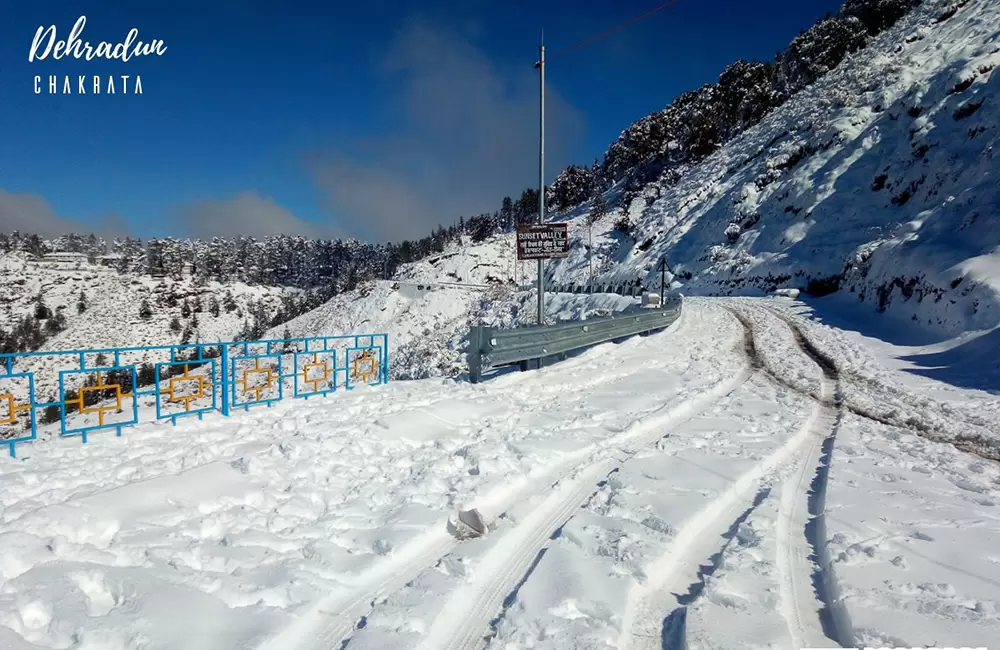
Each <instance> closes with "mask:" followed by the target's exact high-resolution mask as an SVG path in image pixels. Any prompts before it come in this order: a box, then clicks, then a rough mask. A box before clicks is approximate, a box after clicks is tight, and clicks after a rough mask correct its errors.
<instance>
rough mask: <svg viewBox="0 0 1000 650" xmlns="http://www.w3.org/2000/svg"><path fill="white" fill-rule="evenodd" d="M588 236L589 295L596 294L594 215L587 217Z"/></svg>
mask: <svg viewBox="0 0 1000 650" xmlns="http://www.w3.org/2000/svg"><path fill="white" fill-rule="evenodd" d="M587 236H588V239H589V240H590V241H589V244H590V246H589V248H588V249H587V266H588V267H589V269H590V279H589V280H588V282H589V283H590V289H589V290H588V291H587V293H594V215H593V213H591V214H588V215H587Z"/></svg>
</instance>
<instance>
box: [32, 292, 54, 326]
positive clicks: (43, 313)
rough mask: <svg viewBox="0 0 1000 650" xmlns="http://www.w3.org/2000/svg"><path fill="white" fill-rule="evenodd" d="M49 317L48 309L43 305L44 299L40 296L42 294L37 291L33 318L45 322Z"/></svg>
mask: <svg viewBox="0 0 1000 650" xmlns="http://www.w3.org/2000/svg"><path fill="white" fill-rule="evenodd" d="M50 315H51V312H50V311H49V308H48V307H47V306H46V305H45V298H44V297H43V296H42V292H41V291H39V292H38V295H37V296H35V318H37V319H38V320H45V319H46V318H48V317H49V316H50Z"/></svg>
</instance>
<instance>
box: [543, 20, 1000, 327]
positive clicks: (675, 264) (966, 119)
mask: <svg viewBox="0 0 1000 650" xmlns="http://www.w3.org/2000/svg"><path fill="white" fill-rule="evenodd" d="M998 24H1000V3H997V2H994V1H992V0H963V1H962V2H958V3H954V2H951V1H950V0H948V1H946V0H927V1H926V2H924V3H923V4H922V5H921V6H919V7H918V8H916V9H915V10H914V11H913V12H912V13H911V14H910V15H908V16H907V17H905V18H904V19H903V20H901V21H900V22H899V23H898V24H897V25H896V26H895V27H893V28H891V29H890V30H888V31H886V32H885V33H883V34H881V35H879V36H878V37H877V38H876V39H874V40H873V42H872V44H871V45H869V46H868V47H867V48H865V49H864V50H861V51H859V52H857V53H856V54H854V55H853V56H852V57H851V58H849V59H848V60H846V61H844V62H843V63H842V64H841V65H840V66H839V67H837V68H836V69H835V70H834V71H833V72H831V73H830V74H828V75H826V76H825V77H823V78H822V79H820V80H819V81H818V82H817V83H816V84H814V85H813V86H812V87H810V88H808V89H806V90H805V91H803V92H802V93H800V94H798V95H796V96H795V97H793V98H792V99H790V100H789V101H788V102H787V103H786V104H784V105H783V106H782V107H780V108H779V109H777V110H775V111H774V112H773V113H772V114H770V115H769V116H768V117H767V118H765V119H764V120H763V121H762V122H761V123H760V124H758V125H756V126H755V127H753V128H751V129H750V130H749V131H747V132H746V133H744V134H743V135H742V136H739V137H737V138H736V139H735V140H733V141H732V142H730V143H729V144H728V145H726V146H724V147H723V148H722V149H720V150H718V151H717V152H716V153H714V154H713V155H711V156H710V157H709V158H708V159H706V160H705V161H704V162H702V163H701V164H699V165H696V166H694V167H693V168H690V169H686V170H682V171H681V173H680V174H679V175H678V178H679V180H676V181H675V182H667V181H666V180H660V181H656V182H654V183H653V184H651V185H650V186H648V187H647V188H646V191H645V194H646V196H649V197H650V199H649V204H648V205H647V201H646V200H644V199H643V198H639V199H637V200H636V201H634V202H633V204H632V206H631V208H630V216H631V219H632V221H633V231H632V235H631V236H625V235H623V234H621V233H619V232H613V231H612V230H611V225H612V223H613V222H614V220H615V217H607V218H605V219H603V220H602V221H600V222H598V224H596V225H595V246H597V247H599V248H600V250H599V253H600V257H601V260H602V261H601V263H600V273H601V277H602V279H606V280H615V281H630V280H634V279H635V278H636V277H637V276H642V277H645V278H646V279H647V281H648V282H650V283H652V284H654V285H655V284H656V283H657V282H658V273H657V272H656V271H655V268H656V265H657V264H658V263H659V261H660V260H661V259H664V258H665V259H667V261H668V263H669V264H670V266H671V269H672V271H673V272H674V273H675V274H676V276H677V279H679V280H681V281H683V282H684V290H685V291H686V292H688V293H714V294H720V293H721V294H728V293H748V292H749V293H755V292H756V293H759V292H761V291H771V290H773V289H774V288H776V287H796V288H801V289H806V288H808V289H810V291H812V292H813V293H814V294H816V295H820V294H824V293H828V292H830V291H834V290H837V289H839V290H840V291H842V292H844V293H850V294H853V295H854V296H855V297H856V300H858V301H861V302H862V303H863V304H864V305H865V306H866V308H867V309H869V310H876V311H880V312H881V311H884V312H886V313H888V314H890V315H892V316H893V317H895V318H897V319H899V320H902V321H909V322H913V321H916V323H917V324H919V325H920V326H922V327H924V328H928V329H931V330H933V331H935V332H938V333H940V334H944V335H954V334H957V333H959V332H961V331H964V330H970V329H985V328H988V327H992V326H994V325H996V324H998V323H1000V174H998V173H997V172H998V166H1000V158H998V157H997V156H998V151H997V147H998V144H1000V140H998V137H1000V130H998V129H1000V92H998V91H1000V79H998V75H997V71H996V67H997V66H998V65H1000V31H998V30H997V25H998ZM617 191H618V190H617V189H616V190H613V191H612V193H611V195H610V196H611V199H612V200H611V201H610V202H611V203H613V202H614V195H615V194H617ZM657 195H659V197H660V198H659V199H656V198H655V197H656V196H657ZM566 216H568V218H570V219H573V220H574V221H575V222H576V223H575V225H574V230H575V232H576V233H577V235H578V236H579V237H580V238H581V239H582V238H585V237H586V228H585V226H584V225H583V222H584V216H585V210H583V209H577V210H575V211H574V212H571V213H569V214H568V215H566ZM562 218H564V217H563V216H556V217H553V219H555V220H558V219H562ZM586 275H587V253H586V250H585V249H584V247H583V246H581V245H578V246H575V247H574V250H573V253H572V255H571V257H570V258H569V259H567V260H565V261H562V262H560V263H558V264H554V265H553V268H552V277H553V278H554V279H555V280H557V281H560V282H572V281H579V280H581V279H583V278H585V277H586Z"/></svg>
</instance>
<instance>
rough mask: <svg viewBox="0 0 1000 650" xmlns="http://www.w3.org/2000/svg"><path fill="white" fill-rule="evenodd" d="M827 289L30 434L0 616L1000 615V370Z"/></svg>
mask: <svg viewBox="0 0 1000 650" xmlns="http://www.w3.org/2000/svg"><path fill="white" fill-rule="evenodd" d="M804 311H806V309H805V307H804V306H803V305H802V304H801V303H797V302H793V301H790V300H787V299H770V300H751V299H699V298H694V299H688V300H687V301H686V302H685V307H684V311H683V316H682V318H681V320H680V321H679V322H678V323H677V324H675V325H674V326H673V327H672V328H671V329H670V330H668V331H666V332H663V333H660V334H655V335H652V336H649V337H645V338H643V337H635V338H632V339H629V340H628V341H626V342H624V343H621V344H617V345H615V344H606V345H602V346H598V347H595V348H592V349H590V350H588V351H585V352H583V353H580V354H578V355H576V356H574V357H571V358H570V359H568V360H567V361H564V362H562V363H560V364H556V365H553V366H550V367H547V368H544V369H542V370H540V371H533V372H528V373H516V372H513V373H511V372H503V373H500V374H498V375H497V376H495V377H492V378H490V379H488V380H487V381H485V382H484V383H482V384H478V385H471V384H468V383H466V382H460V381H458V382H457V381H453V380H442V379H426V380H419V381H410V382H392V383H390V384H388V385H385V386H381V387H376V388H369V387H362V388H358V389H356V390H354V391H351V392H347V393H337V394H334V395H332V396H330V397H329V398H325V399H323V400H309V401H293V400H286V401H284V402H282V403H279V404H277V405H275V407H274V408H272V409H259V410H251V411H250V412H249V413H238V414H234V415H233V416H232V417H230V418H228V419H226V418H222V417H218V416H210V417H207V418H206V419H205V420H204V421H202V422H198V421H197V420H193V419H192V420H188V421H183V420H182V421H181V422H180V423H179V424H178V425H177V426H176V427H170V426H163V425H141V426H139V427H136V428H134V429H131V430H128V431H127V432H126V434H125V435H124V436H123V437H122V438H116V437H114V436H113V435H109V436H94V437H92V439H91V441H90V443H89V444H87V445H81V444H80V443H79V441H78V440H60V439H56V440H51V441H42V442H38V443H35V444H32V445H26V446H24V447H22V448H21V450H20V453H19V458H18V459H16V460H15V459H9V458H3V459H2V460H0V481H2V485H3V490H2V491H0V504H2V509H0V548H3V553H2V554H0V647H4V648H11V649H13V650H21V649H29V648H30V649H36V648H70V647H76V648H148V649H152V648H157V649H160V648H163V649H166V648H176V649H182V648H183V649H185V650H187V649H197V648H205V649H209V648H212V649H215V648H255V649H260V650H277V649H279V648H280V649H292V648H303V649H311V648H316V649H322V650H332V649H334V648H351V649H354V648H434V649H443V648H481V647H485V646H487V645H488V646H490V647H497V648H511V649H513V648H553V649H556V648H559V649H565V648H601V647H618V648H662V647H669V648H681V647H684V646H685V644H686V645H687V647H690V648H733V649H734V650H735V649H737V648H748V647H750V648H765V647H766V648H779V649H782V650H784V649H792V648H798V647H806V646H811V647H824V646H826V647H832V646H835V645H837V644H841V645H845V646H853V645H892V646H908V647H913V646H928V645H938V646H942V645H949V646H989V645H990V643H991V642H993V641H995V639H997V638H1000V609H998V606H1000V554H998V550H997V549H998V548H1000V516H998V508H1000V466H998V464H997V463H996V462H995V461H992V460H988V459H987V458H986V457H984V455H981V454H985V455H989V454H990V453H991V451H992V450H993V449H995V447H992V446H991V444H993V443H995V442H996V436H997V434H998V432H1000V426H998V425H1000V400H998V399H997V398H996V396H995V394H993V393H991V392H988V391H984V390H980V389H974V388H963V387H959V386H955V385H953V384H947V383H944V382H940V381H939V380H937V379H934V378H926V377H919V376H918V377H916V378H917V379H919V380H920V383H918V384H912V385H911V383H910V382H911V381H912V379H913V377H914V376H913V375H912V373H909V372H908V371H907V370H906V369H902V368H894V367H890V364H889V361H888V360H889V357H890V356H891V355H890V354H889V352H887V349H888V348H887V347H886V346H888V343H886V344H885V345H884V346H883V347H882V348H878V349H874V348H871V347H868V346H866V344H865V339H862V338H860V337H859V336H858V335H855V334H853V333H850V332H845V331H843V330H840V329H837V328H834V327H830V326H829V325H824V324H821V323H819V322H817V321H815V320H812V319H806V318H804V317H803V315H802V313H803V312H804ZM823 355H828V357H826V356H823ZM827 358H832V361H833V363H832V364H826V365H824V363H823V362H822V360H823V359H827ZM885 396H889V397H891V399H892V400H894V401H893V402H891V403H888V407H887V408H886V409H885V411H884V412H882V411H879V412H878V413H876V414H874V416H875V419H873V418H872V417H868V416H865V415H863V413H864V412H865V410H866V409H875V408H876V407H878V406H884V405H885V404H884V399H883V397H885ZM866 399H867V401H866ZM871 402H876V403H875V405H874V406H873V405H872V403H871ZM970 405H974V407H975V408H972V407H971V406H970ZM943 412H947V413H948V418H947V419H948V423H942V422H940V419H941V418H940V414H941V413H943ZM945 424H947V425H948V426H945ZM969 432H976V433H977V434H978V435H981V436H982V439H977V440H979V442H980V443H981V445H980V446H979V447H976V446H968V445H966V446H965V447H963V446H962V445H963V444H964V443H963V440H964V439H963V438H962V437H961V436H962V435H963V434H967V433H969ZM990 436H993V437H992V438H991V437H990ZM471 508H475V509H477V510H478V511H479V512H480V513H481V514H482V516H483V517H484V519H485V521H486V522H487V524H488V525H489V530H488V532H487V534H486V535H485V536H482V537H474V538H469V537H467V536H464V535H462V534H461V533H460V528H459V527H457V526H456V525H455V519H456V515H457V513H458V511H460V510H467V509H471Z"/></svg>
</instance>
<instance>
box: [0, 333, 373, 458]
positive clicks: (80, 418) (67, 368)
mask: <svg viewBox="0 0 1000 650" xmlns="http://www.w3.org/2000/svg"><path fill="white" fill-rule="evenodd" d="M388 381H389V336H388V335H387V334H356V335H355V334H352V335H347V336H317V337H309V338H297V339H274V340H265V341H245V342H244V341H240V342H236V341H225V342H218V343H191V344H185V345H153V346H142V347H130V348H106V349H95V350H58V351H46V352H24V353H4V354H0V444H6V445H8V446H9V449H10V455H11V456H14V455H15V454H16V448H17V445H18V444H19V443H25V442H31V441H33V440H36V439H37V438H38V435H39V430H40V429H41V430H46V427H51V428H52V429H53V430H57V431H58V435H59V436H62V437H70V436H80V438H81V439H82V441H83V442H84V443H86V442H87V438H88V434H90V433H91V432H93V431H101V430H113V431H115V433H116V434H117V435H119V436H120V435H121V434H122V429H123V428H124V427H128V426H133V425H136V424H140V423H142V422H149V421H156V420H169V421H171V422H172V423H173V424H176V423H177V420H178V419H179V418H182V417H186V416H197V417H198V418H199V419H201V418H203V417H204V415H205V414H206V413H216V412H218V413H220V414H221V415H223V416H228V415H229V414H230V412H231V411H232V410H233V409H236V408H239V409H245V410H249V409H250V407H251V406H257V405H263V404H266V405H267V406H269V407H270V406H273V405H274V403H275V402H278V401H280V400H282V399H283V398H285V397H288V396H291V397H293V398H302V399H309V398H310V397H317V396H322V395H329V394H330V393H333V392H335V391H337V390H338V389H339V388H345V389H348V390H349V389H351V388H353V387H354V386H356V385H359V384H369V385H378V384H383V383H388ZM57 424H58V427H56V425H57Z"/></svg>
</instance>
